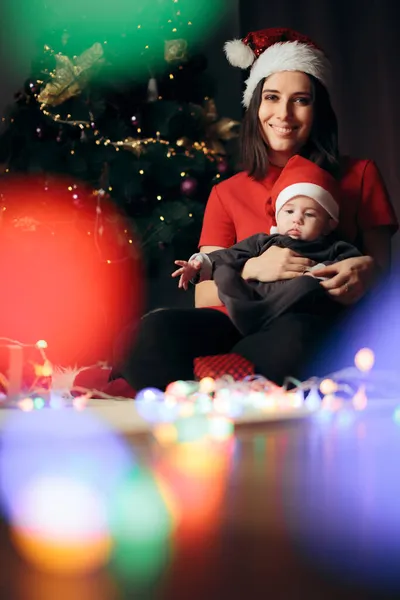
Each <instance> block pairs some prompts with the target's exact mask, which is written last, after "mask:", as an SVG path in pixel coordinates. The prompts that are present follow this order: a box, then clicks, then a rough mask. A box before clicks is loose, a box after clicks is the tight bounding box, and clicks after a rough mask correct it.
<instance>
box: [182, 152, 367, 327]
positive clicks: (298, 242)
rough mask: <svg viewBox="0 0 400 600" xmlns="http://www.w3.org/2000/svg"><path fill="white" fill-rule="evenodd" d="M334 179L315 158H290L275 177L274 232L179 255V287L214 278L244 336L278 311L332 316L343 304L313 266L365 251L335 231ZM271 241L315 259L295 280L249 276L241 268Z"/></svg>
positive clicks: (274, 316)
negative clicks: (185, 258)
mask: <svg viewBox="0 0 400 600" xmlns="http://www.w3.org/2000/svg"><path fill="white" fill-rule="evenodd" d="M336 198H337V184H336V181H335V179H334V178H333V177H332V176H331V175H330V174H329V173H328V172H327V171H325V170H323V169H321V168H320V167H319V166H318V165H316V164H315V163H312V162H311V161H309V160H307V159H305V158H302V157H301V156H294V157H292V158H291V159H290V160H289V161H288V163H287V165H286V166H285V168H284V169H283V171H282V173H281V175H280V176H279V178H278V180H277V181H276V183H275V185H274V187H273V189H272V194H271V206H272V209H273V210H274V213H275V219H276V226H273V227H272V228H271V230H270V234H269V235H268V234H265V233H259V234H256V235H253V236H251V237H249V238H246V239H245V240H243V241H241V242H239V243H237V244H235V245H234V246H232V247H231V248H227V249H223V250H216V251H215V252H210V253H209V254H205V253H201V252H200V253H196V254H193V255H192V256H191V257H190V259H189V261H182V260H177V261H175V264H176V265H178V266H179V269H177V270H176V271H174V272H173V273H172V277H179V284H178V285H179V287H181V288H183V289H185V290H186V289H187V288H188V284H189V282H192V283H194V284H196V283H199V282H202V281H206V280H209V279H213V280H214V281H215V283H216V285H217V288H218V295H219V298H220V299H221V301H222V302H223V303H224V304H225V306H226V308H227V311H228V314H229V316H230V318H231V319H232V321H233V323H234V324H235V325H236V327H237V328H238V329H239V331H240V332H241V333H242V334H243V335H249V334H252V333H256V332H257V331H260V330H262V329H263V328H264V327H266V326H267V325H268V324H269V323H270V322H271V320H272V319H274V318H276V317H277V316H279V315H281V314H283V313H285V312H289V311H292V310H295V311H296V312H299V311H301V312H304V313H309V312H313V313H315V312H318V313H319V314H320V313H321V311H322V312H323V314H327V315H333V314H336V313H337V311H338V310H340V308H341V306H340V305H339V304H338V303H336V302H334V301H333V300H332V299H331V298H330V296H329V295H328V294H327V293H326V291H325V290H324V289H323V288H322V286H320V285H319V280H318V279H317V278H315V277H313V276H312V271H313V269H319V268H321V267H323V266H325V265H328V264H332V263H334V262H338V261H341V260H344V259H346V258H350V257H355V256H361V253H360V252H359V251H358V250H357V249H356V248H355V247H354V246H352V245H350V244H348V243H346V242H344V241H340V240H338V239H337V237H336V236H334V234H333V231H334V230H335V228H336V226H337V224H338V219H339V206H338V203H337V200H336ZM271 246H279V247H281V248H290V249H291V250H293V251H294V252H296V253H298V254H301V255H302V256H304V257H306V258H309V259H311V260H313V261H314V262H315V263H317V264H316V265H315V266H314V267H311V268H309V269H307V270H306V271H305V272H304V274H303V275H308V277H302V276H300V277H294V278H293V279H286V280H279V281H275V282H268V283H263V282H259V281H251V280H250V281H245V280H244V279H243V278H242V276H241V273H242V270H243V267H244V265H245V263H246V262H247V261H248V260H249V258H252V257H255V256H260V254H262V253H263V252H265V251H266V250H267V249H268V248H270V247H271Z"/></svg>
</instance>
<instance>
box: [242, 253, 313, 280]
mask: <svg viewBox="0 0 400 600" xmlns="http://www.w3.org/2000/svg"><path fill="white" fill-rule="evenodd" d="M314 265H315V262H314V261H312V260H310V259H308V258H304V256H301V255H300V254H296V252H293V250H289V248H279V247H278V246H271V247H270V248H268V250H266V251H265V252H264V253H263V254H261V255H260V256H257V257H255V258H250V259H249V260H248V261H247V263H246V264H245V266H244V269H243V271H242V277H243V279H256V280H258V281H262V282H264V283H267V282H270V281H278V280H279V279H293V278H294V277H299V276H300V275H303V274H304V272H305V271H306V269H307V268H308V267H313V266H314Z"/></svg>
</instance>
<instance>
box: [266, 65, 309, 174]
mask: <svg viewBox="0 0 400 600" xmlns="http://www.w3.org/2000/svg"><path fill="white" fill-rule="evenodd" d="M259 85H260V84H259ZM312 100H313V99H312V88H311V82H310V79H309V77H308V76H307V75H306V74H305V73H301V72H299V71H296V72H289V71H283V72H280V73H274V74H273V75H270V77H268V79H267V80H266V81H265V82H264V84H263V86H262V93H261V102H260V106H259V109H258V119H259V121H260V125H261V128H262V134H263V139H264V141H265V143H266V144H267V146H268V148H269V159H270V162H271V163H272V164H274V165H276V166H277V167H283V166H284V165H285V164H286V163H287V161H288V160H289V158H290V157H291V156H293V154H296V153H297V152H298V151H299V150H300V148H301V147H302V146H303V145H304V143H305V142H306V141H307V140H308V138H309V135H310V131H311V127H312V122H313V114H314V110H313V101H312Z"/></svg>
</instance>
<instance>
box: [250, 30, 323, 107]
mask: <svg viewBox="0 0 400 600" xmlns="http://www.w3.org/2000/svg"><path fill="white" fill-rule="evenodd" d="M280 71H302V72H303V73H307V74H308V75H313V76H314V77H316V78H317V79H319V80H320V81H321V83H322V84H323V85H324V86H325V87H326V88H329V80H330V63H329V61H328V59H327V58H326V57H325V55H324V53H323V52H321V50H318V49H317V48H313V47H311V46H309V45H307V44H304V43H302V42H297V41H295V42H278V43H276V44H273V45H272V46H270V47H269V48H267V49H266V50H264V52H263V53H262V54H260V56H259V57H258V58H257V60H256V61H255V62H254V64H253V67H252V68H251V71H250V77H249V78H248V79H247V81H246V89H245V92H244V94H243V104H244V106H245V107H246V108H248V106H249V104H250V100H251V97H252V95H253V92H254V90H255V89H256V87H257V84H258V83H259V82H260V81H261V80H262V79H265V78H266V77H269V76H270V75H272V74H273V73H278V72H280Z"/></svg>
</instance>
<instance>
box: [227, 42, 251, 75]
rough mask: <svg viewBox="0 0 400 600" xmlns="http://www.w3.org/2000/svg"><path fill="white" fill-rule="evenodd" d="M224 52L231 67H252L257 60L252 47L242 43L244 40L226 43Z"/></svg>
mask: <svg viewBox="0 0 400 600" xmlns="http://www.w3.org/2000/svg"><path fill="white" fill-rule="evenodd" d="M224 51H225V55H226V58H227V59H228V61H229V62H230V63H231V65H232V66H234V67H240V68H241V69H247V68H248V67H250V66H251V65H252V64H253V62H254V60H255V58H256V57H255V55H254V53H253V51H252V49H251V48H250V46H248V45H247V44H245V43H244V42H242V40H230V41H229V42H226V43H225V45H224Z"/></svg>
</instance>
